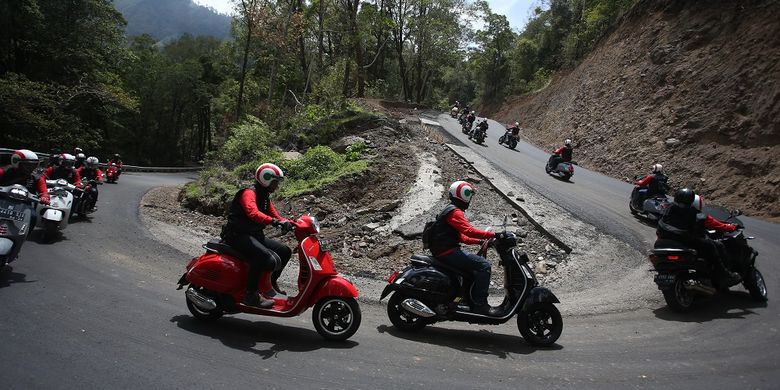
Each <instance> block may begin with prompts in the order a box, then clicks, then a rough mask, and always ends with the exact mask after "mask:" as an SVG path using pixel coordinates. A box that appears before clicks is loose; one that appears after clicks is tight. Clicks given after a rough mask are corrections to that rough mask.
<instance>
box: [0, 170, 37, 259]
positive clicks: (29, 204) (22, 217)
mask: <svg viewBox="0 0 780 390" xmlns="http://www.w3.org/2000/svg"><path fill="white" fill-rule="evenodd" d="M37 201H38V198H37V197H36V196H35V195H33V194H31V193H30V192H29V191H28V190H27V189H26V188H25V187H24V186H22V185H19V184H15V185H11V186H6V187H0V271H2V270H3V269H4V268H5V267H6V266H7V265H8V263H10V262H12V261H14V260H15V259H16V257H17V256H18V255H19V251H21V250H22V244H24V241H25V240H26V239H27V235H28V234H29V231H30V229H32V226H31V222H32V216H33V213H34V212H35V203H36V202H37Z"/></svg>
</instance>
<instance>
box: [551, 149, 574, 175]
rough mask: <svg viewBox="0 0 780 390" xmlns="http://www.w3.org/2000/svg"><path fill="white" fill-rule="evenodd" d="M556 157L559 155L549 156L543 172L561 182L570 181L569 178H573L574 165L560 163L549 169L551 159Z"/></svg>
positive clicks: (565, 162) (564, 162)
mask: <svg viewBox="0 0 780 390" xmlns="http://www.w3.org/2000/svg"><path fill="white" fill-rule="evenodd" d="M556 157H560V155H557V154H553V155H552V156H550V159H549V160H548V161H547V164H546V165H545V166H544V171H545V172H547V173H548V174H550V175H553V176H556V177H559V178H561V179H563V180H569V179H571V177H572V176H574V165H573V164H572V163H571V162H567V161H561V162H559V163H558V165H556V166H555V167H554V168H553V167H551V164H552V163H553V159H554V158H556Z"/></svg>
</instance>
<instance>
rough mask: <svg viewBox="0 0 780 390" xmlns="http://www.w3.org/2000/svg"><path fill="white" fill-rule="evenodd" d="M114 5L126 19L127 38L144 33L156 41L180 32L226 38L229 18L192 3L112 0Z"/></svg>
mask: <svg viewBox="0 0 780 390" xmlns="http://www.w3.org/2000/svg"><path fill="white" fill-rule="evenodd" d="M114 6H115V7H116V9H118V10H119V11H120V12H121V13H122V14H123V15H124V17H125V19H127V30H126V33H127V35H138V34H144V33H146V34H151V35H153V36H154V37H156V38H158V39H160V40H165V39H170V38H174V37H177V36H179V35H182V34H184V33H189V34H192V35H210V36H213V37H216V38H219V39H224V38H227V37H228V36H229V35H230V17H229V16H227V15H222V14H219V13H217V12H215V11H214V10H212V9H211V8H208V7H204V6H201V5H198V4H195V3H194V2H193V1H192V0H114Z"/></svg>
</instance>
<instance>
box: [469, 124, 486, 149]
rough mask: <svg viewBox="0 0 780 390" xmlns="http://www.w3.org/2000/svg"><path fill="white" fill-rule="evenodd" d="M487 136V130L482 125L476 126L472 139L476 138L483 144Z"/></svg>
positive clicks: (475, 139) (476, 140)
mask: <svg viewBox="0 0 780 390" xmlns="http://www.w3.org/2000/svg"><path fill="white" fill-rule="evenodd" d="M485 138H487V130H486V129H485V128H484V127H482V126H479V125H478V126H477V127H476V128H474V133H473V134H471V139H473V140H474V142H476V143H478V144H480V145H482V143H483V142H485Z"/></svg>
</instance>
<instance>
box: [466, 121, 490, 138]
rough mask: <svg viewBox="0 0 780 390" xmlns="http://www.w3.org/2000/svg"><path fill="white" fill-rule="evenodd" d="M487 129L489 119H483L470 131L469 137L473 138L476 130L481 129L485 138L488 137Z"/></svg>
mask: <svg viewBox="0 0 780 390" xmlns="http://www.w3.org/2000/svg"><path fill="white" fill-rule="evenodd" d="M487 129H488V122H487V119H483V120H482V121H481V122H479V123H478V124H477V127H476V128H475V129H472V130H471V131H470V132H469V138H473V137H474V132H475V131H476V130H479V131H481V132H483V133H484V134H485V138H487Z"/></svg>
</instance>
